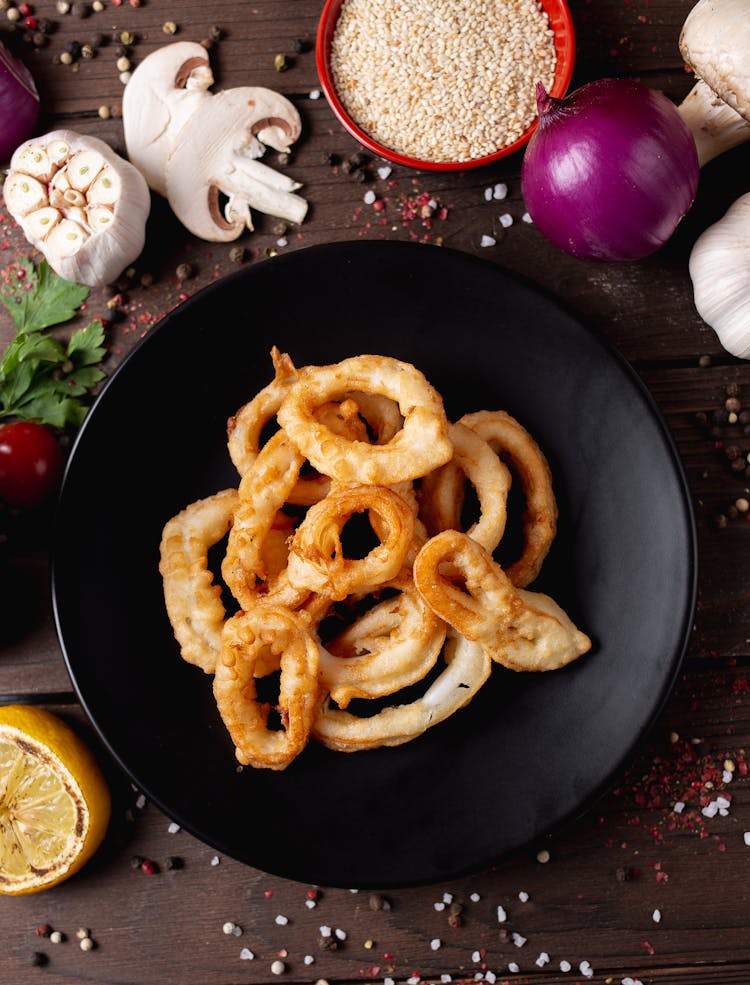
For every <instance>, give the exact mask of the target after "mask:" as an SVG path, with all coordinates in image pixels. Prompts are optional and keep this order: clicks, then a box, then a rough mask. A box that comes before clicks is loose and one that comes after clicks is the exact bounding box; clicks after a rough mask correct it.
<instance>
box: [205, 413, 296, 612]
mask: <svg viewBox="0 0 750 985" xmlns="http://www.w3.org/2000/svg"><path fill="white" fill-rule="evenodd" d="M301 466H302V456H301V455H300V453H299V452H298V451H297V449H296V448H295V447H294V445H293V444H292V443H291V441H289V439H288V438H287V436H286V434H285V433H284V432H283V431H277V432H276V434H274V436H273V437H272V438H271V439H270V440H269V441H268V443H267V444H265V445H264V446H263V449H262V450H261V452H260V454H259V455H258V457H257V458H256V460H255V463H254V465H253V466H252V468H251V469H250V470H249V471H248V472H246V473H245V475H244V476H243V477H242V481H241V482H240V486H239V504H238V506H237V509H236V511H235V515H234V522H233V524H232V529H231V531H230V533H229V540H228V542H227V552H226V556H225V557H224V561H223V563H222V566H221V573H222V576H223V578H224V581H225V582H226V584H227V586H228V587H229V589H230V591H231V592H232V594H233V595H234V597H235V598H236V599H237V601H238V602H239V604H240V606H241V607H242V608H243V609H245V610H248V609H251V608H252V607H253V606H254V605H255V604H256V603H257V602H258V601H259V599H261V598H262V599H264V600H265V601H271V600H273V602H274V603H276V604H278V605H286V606H289V608H292V609H294V608H296V607H297V606H298V605H299V604H300V602H302V601H304V599H305V598H306V596H307V595H308V594H309V593H308V592H307V591H306V590H305V589H304V588H301V587H296V588H295V587H293V586H291V585H290V584H289V581H288V579H287V577H286V571H282V572H281V573H280V574H278V575H277V576H276V577H275V578H274V577H270V578H269V572H268V571H267V570H266V567H265V563H264V558H263V545H264V543H265V541H266V538H267V537H268V534H269V531H270V530H271V528H272V527H273V524H274V521H275V518H276V516H277V514H278V512H279V510H280V509H281V508H282V506H283V505H284V503H286V501H287V498H288V496H289V493H290V491H291V490H292V488H293V486H294V484H295V482H296V481H297V477H298V475H299V470H300V468H301Z"/></svg>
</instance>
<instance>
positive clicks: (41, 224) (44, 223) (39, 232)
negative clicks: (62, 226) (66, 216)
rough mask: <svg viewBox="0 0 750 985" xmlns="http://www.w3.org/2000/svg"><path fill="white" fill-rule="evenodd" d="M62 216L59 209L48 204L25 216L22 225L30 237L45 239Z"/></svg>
mask: <svg viewBox="0 0 750 985" xmlns="http://www.w3.org/2000/svg"><path fill="white" fill-rule="evenodd" d="M61 218H62V216H61V215H60V213H59V211H58V210H57V209H54V208H52V206H50V205H47V206H45V207H44V208H41V209H36V210H35V211H34V212H29V214H28V215H26V216H24V217H23V219H22V220H21V227H22V229H23V231H24V232H25V233H26V235H27V237H29V239H32V240H34V239H44V238H45V237H46V236H48V235H49V233H50V232H51V231H52V230H53V229H54V228H55V226H56V225H57V223H58V222H59V221H60V219H61Z"/></svg>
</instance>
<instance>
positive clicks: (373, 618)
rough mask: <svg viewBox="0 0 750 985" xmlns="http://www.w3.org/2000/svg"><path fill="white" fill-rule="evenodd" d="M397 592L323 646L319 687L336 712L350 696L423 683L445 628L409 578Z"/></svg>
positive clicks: (383, 692)
mask: <svg viewBox="0 0 750 985" xmlns="http://www.w3.org/2000/svg"><path fill="white" fill-rule="evenodd" d="M393 585H394V587H399V588H400V594H399V595H397V596H394V597H393V598H390V599H386V600H385V601H384V602H380V603H378V605H376V606H374V607H373V608H372V609H370V610H369V611H368V612H366V613H365V614H364V615H363V616H361V617H360V618H359V619H357V621H356V622H354V623H352V625H351V626H348V627H347V628H346V629H345V630H344V631H343V632H342V633H339V635H338V636H336V637H335V638H334V639H333V640H331V641H330V642H329V643H327V644H326V646H325V647H321V652H320V669H321V675H322V678H323V683H324V685H325V686H326V688H327V689H328V690H329V691H330V693H331V696H332V698H333V700H334V701H335V702H336V704H337V705H338V706H339V707H340V708H346V706H347V705H348V704H349V702H350V701H351V700H352V698H381V697H384V696H385V695H388V694H393V693H394V692H395V691H400V690H401V689H402V688H405V687H408V686H409V685H410V684H414V683H415V682H416V681H419V680H421V679H422V678H423V677H424V676H425V674H427V673H428V672H429V671H430V670H431V669H432V668H433V666H434V665H435V661H436V660H437V658H438V656H439V655H440V650H441V649H442V646H443V643H444V641H445V633H446V628H447V627H446V625H445V623H444V622H443V621H442V619H438V618H437V616H435V615H434V614H433V612H432V610H431V609H430V608H429V607H428V606H427V605H425V603H424V601H423V600H422V597H421V596H420V594H419V592H417V590H416V588H415V587H414V583H413V581H412V579H411V574H408V575H407V576H405V577H402V578H400V579H397V581H396V582H394V583H393Z"/></svg>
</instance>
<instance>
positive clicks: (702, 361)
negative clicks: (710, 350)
mask: <svg viewBox="0 0 750 985" xmlns="http://www.w3.org/2000/svg"><path fill="white" fill-rule="evenodd" d="M698 365H699V366H702V367H705V366H710V365H711V357H710V356H708V355H706V356H701V357H700V358H699V359H698Z"/></svg>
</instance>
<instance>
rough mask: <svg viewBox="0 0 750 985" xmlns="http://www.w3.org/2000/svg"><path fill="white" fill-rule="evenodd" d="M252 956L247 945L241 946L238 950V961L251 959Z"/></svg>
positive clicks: (253, 956)
mask: <svg viewBox="0 0 750 985" xmlns="http://www.w3.org/2000/svg"><path fill="white" fill-rule="evenodd" d="M254 958H255V955H254V954H253V952H252V951H251V950H250V948H249V947H243V948H242V950H241V951H240V961H252V960H253V959H254Z"/></svg>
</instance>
